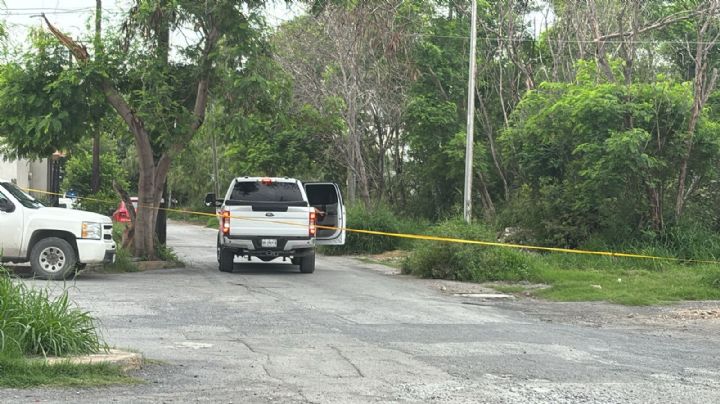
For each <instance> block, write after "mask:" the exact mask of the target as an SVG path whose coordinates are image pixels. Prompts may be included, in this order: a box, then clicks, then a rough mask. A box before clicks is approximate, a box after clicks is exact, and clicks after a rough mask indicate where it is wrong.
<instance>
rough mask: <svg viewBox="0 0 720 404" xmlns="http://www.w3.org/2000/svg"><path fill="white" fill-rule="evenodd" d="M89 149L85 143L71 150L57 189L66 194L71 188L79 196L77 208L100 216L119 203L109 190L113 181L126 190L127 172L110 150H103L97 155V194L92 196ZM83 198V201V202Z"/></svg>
mask: <svg viewBox="0 0 720 404" xmlns="http://www.w3.org/2000/svg"><path fill="white" fill-rule="evenodd" d="M91 150H92V146H91V144H90V143H89V142H88V141H85V142H83V143H82V144H81V145H78V146H77V147H75V148H74V152H73V153H72V154H71V155H70V158H69V159H68V161H67V163H66V164H65V177H64V178H63V182H62V184H61V186H60V188H61V189H62V190H63V191H64V192H67V191H69V190H71V189H73V190H75V191H77V192H78V195H79V196H80V197H81V199H80V201H79V204H78V206H77V208H78V209H83V210H87V211H91V212H97V213H101V214H104V215H108V214H112V212H114V211H115V209H117V207H118V204H119V203H120V202H119V201H120V198H119V197H118V195H117V193H116V192H115V191H114V190H113V187H112V183H113V181H115V182H117V183H118V185H120V186H121V187H122V188H123V189H126V190H127V189H128V187H129V175H128V171H127V169H126V168H125V167H124V166H123V164H122V162H121V161H120V160H119V157H118V154H117V153H116V152H115V150H114V149H113V148H104V150H103V151H102V153H101V155H100V191H99V192H97V193H92V192H91V191H92V190H91V188H90V184H91V178H92V151H91ZM83 197H86V199H83Z"/></svg>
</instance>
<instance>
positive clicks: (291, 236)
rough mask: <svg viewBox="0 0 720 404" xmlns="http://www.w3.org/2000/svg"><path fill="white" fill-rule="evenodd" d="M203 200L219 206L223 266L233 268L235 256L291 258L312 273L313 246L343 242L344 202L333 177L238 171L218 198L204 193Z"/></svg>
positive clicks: (228, 269)
mask: <svg viewBox="0 0 720 404" xmlns="http://www.w3.org/2000/svg"><path fill="white" fill-rule="evenodd" d="M205 203H206V204H207V205H208V206H216V207H217V208H219V209H218V214H219V215H220V229H219V231H218V237H217V259H218V262H219V263H220V270H221V271H223V272H232V271H233V262H234V259H235V257H236V256H240V257H247V258H248V260H249V259H251V257H257V258H259V259H260V260H262V261H272V260H274V259H276V258H279V257H282V258H283V260H286V259H287V258H290V261H291V262H292V263H293V264H294V265H299V266H300V272H302V273H312V272H314V271H315V246H317V245H343V244H345V230H344V228H345V207H344V206H343V201H342V196H341V195H340V189H339V187H338V186H337V185H336V184H333V183H305V184H303V183H301V182H300V181H298V180H296V179H292V178H261V177H238V178H235V179H234V180H232V182H231V183H230V187H229V188H228V190H227V192H226V193H225V196H224V197H223V198H222V199H218V198H216V196H215V195H214V194H208V195H207V197H206V198H205Z"/></svg>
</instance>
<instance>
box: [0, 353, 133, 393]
mask: <svg viewBox="0 0 720 404" xmlns="http://www.w3.org/2000/svg"><path fill="white" fill-rule="evenodd" d="M141 382H142V381H141V380H140V379H137V378H134V377H130V376H128V375H127V374H126V373H125V372H124V371H123V370H122V369H121V368H120V367H118V366H115V365H110V364H83V365H80V364H70V363H58V364H53V365H48V364H47V363H45V361H43V360H40V359H26V358H12V359H10V358H4V359H3V358H0V386H2V387H8V388H28V387H36V386H52V387H98V386H108V385H115V384H134V383H141Z"/></svg>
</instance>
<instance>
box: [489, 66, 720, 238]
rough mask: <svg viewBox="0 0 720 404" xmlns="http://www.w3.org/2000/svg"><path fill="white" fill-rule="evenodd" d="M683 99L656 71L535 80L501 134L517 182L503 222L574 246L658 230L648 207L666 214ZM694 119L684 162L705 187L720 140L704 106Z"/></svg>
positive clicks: (679, 152)
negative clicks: (650, 77) (612, 79)
mask: <svg viewBox="0 0 720 404" xmlns="http://www.w3.org/2000/svg"><path fill="white" fill-rule="evenodd" d="M581 80H585V79H581ZM587 80H591V79H587ZM691 103H692V93H691V91H690V89H689V87H688V86H687V85H684V84H678V83H675V82H673V81H672V80H670V79H667V78H664V77H658V79H657V81H656V82H655V83H652V84H633V85H630V86H625V85H620V84H600V85H595V84H594V83H592V82H587V83H585V82H582V81H581V82H580V83H579V84H562V83H543V84H542V85H541V86H540V87H539V88H538V89H537V90H535V91H532V92H528V93H527V94H526V95H525V97H524V98H523V100H522V101H521V103H520V104H519V105H518V107H517V109H516V110H515V111H514V112H513V114H512V117H511V118H512V121H511V126H510V128H508V129H507V130H506V131H505V132H504V134H503V136H502V138H501V139H500V143H501V144H502V146H503V150H504V152H505V156H506V161H507V162H508V164H509V165H510V167H512V171H514V172H515V179H514V182H515V183H516V184H517V186H518V187H517V188H516V191H515V193H514V195H513V200H512V202H511V203H510V204H509V206H508V211H506V212H504V220H503V221H504V224H505V225H508V226H517V227H520V228H523V229H528V230H531V233H532V234H533V235H534V238H535V240H537V242H540V243H542V244H548V245H560V246H569V247H574V246H578V245H579V244H581V243H583V242H584V241H585V240H587V239H588V238H589V237H590V236H591V235H592V234H600V235H604V237H606V238H608V239H610V238H613V237H614V238H637V237H638V236H639V234H640V233H641V232H643V231H645V230H648V229H649V230H659V228H660V224H659V223H658V220H659V219H657V218H656V217H655V216H654V215H653V212H654V209H657V210H659V211H660V214H659V216H660V219H662V220H663V221H664V222H667V223H672V222H673V221H674V220H676V218H674V217H673V216H672V215H671V212H672V210H671V209H664V205H665V203H666V202H669V200H670V198H672V197H673V195H672V190H673V188H674V184H675V182H676V180H677V172H678V171H677V170H678V167H679V166H680V161H681V158H682V156H683V151H684V150H685V139H686V136H685V130H686V127H687V119H688V118H689V117H688V114H689V112H690V105H691ZM701 127H703V128H706V129H704V130H703V129H701V130H699V131H698V133H697V135H696V137H695V146H694V148H693V153H694V154H693V159H692V163H691V165H692V168H691V169H690V170H691V171H692V173H693V175H694V178H697V180H698V181H699V182H698V183H696V184H695V185H696V186H697V187H698V188H699V189H704V188H706V187H707V186H709V185H711V184H712V183H713V182H714V180H715V178H717V174H716V173H717V170H716V163H715V162H716V161H717V159H718V157H720V139H719V138H717V136H715V135H710V133H709V131H708V129H707V128H716V127H717V123H716V122H713V121H710V120H709V119H707V116H705V115H703V117H702V120H701ZM654 194H658V195H666V196H665V198H667V199H668V201H666V200H665V199H664V198H663V197H661V198H659V200H658V201H654V200H653V199H652V198H651V196H652V195H654ZM673 200H674V199H673ZM658 204H659V205H658Z"/></svg>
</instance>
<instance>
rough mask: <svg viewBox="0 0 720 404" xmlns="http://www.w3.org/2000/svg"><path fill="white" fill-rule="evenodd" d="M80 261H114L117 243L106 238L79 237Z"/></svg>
mask: <svg viewBox="0 0 720 404" xmlns="http://www.w3.org/2000/svg"><path fill="white" fill-rule="evenodd" d="M76 242H77V249H78V262H80V263H81V264H106V263H110V262H113V260H114V257H115V243H114V242H112V241H105V240H86V239H77V240H76Z"/></svg>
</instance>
